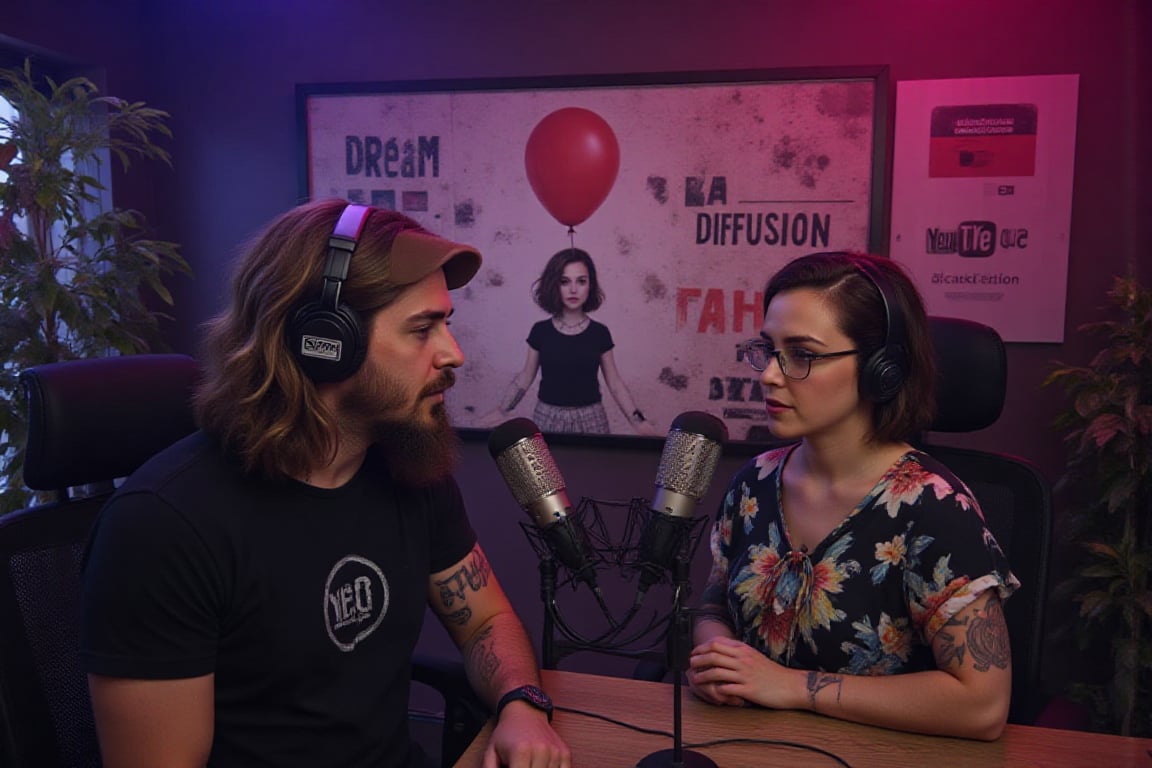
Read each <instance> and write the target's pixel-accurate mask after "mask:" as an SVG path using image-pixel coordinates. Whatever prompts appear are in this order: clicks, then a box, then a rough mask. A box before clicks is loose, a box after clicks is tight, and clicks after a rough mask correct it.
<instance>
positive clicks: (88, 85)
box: [0, 61, 191, 514]
mask: <svg viewBox="0 0 1152 768" xmlns="http://www.w3.org/2000/svg"><path fill="white" fill-rule="evenodd" d="M0 93H2V94H3V95H4V97H5V98H7V99H8V101H9V102H11V103H12V105H13V107H14V108H15V114H14V115H13V116H11V117H8V118H0V135H3V136H4V137H5V138H4V139H3V143H2V144H0V168H2V169H3V170H4V171H5V172H6V173H7V178H6V180H5V181H3V182H0V347H2V348H3V349H5V350H6V351H9V350H10V351H9V352H8V354H7V359H6V360H5V361H4V362H3V364H2V365H0V468H2V475H0V481H2V483H0V514H2V513H4V512H7V511H10V510H12V509H17V508H20V507H23V506H26V505H27V504H28V503H29V502H30V501H31V500H32V499H33V498H34V496H33V495H32V494H31V493H30V492H29V491H28V490H27V489H26V488H24V486H23V482H22V475H21V472H22V469H23V464H24V457H23V450H24V439H25V436H26V434H27V427H26V424H25V421H24V420H25V415H24V397H23V392H22V391H20V388H19V382H18V379H17V376H18V374H19V372H20V371H21V370H24V369H25V368H28V367H31V366H34V365H40V364H43V363H50V362H58V361H61V360H71V359H77V358H83V357H92V356H98V355H107V354H114V353H119V354H133V353H138V352H146V351H150V350H153V349H158V348H160V347H161V346H162V344H161V334H160V321H161V320H164V319H166V318H168V315H166V314H164V313H163V312H157V311H155V310H154V309H152V306H153V305H154V304H157V303H159V304H161V305H163V306H172V303H173V298H172V293H171V291H170V290H169V288H168V286H167V285H166V280H168V279H169V278H171V277H173V276H177V275H190V274H191V268H190V267H189V265H188V263H187V262H186V261H185V260H184V258H183V256H181V254H180V249H179V246H178V245H177V244H176V243H171V242H166V241H163V240H156V239H152V238H150V237H148V231H147V226H146V223H145V221H144V217H143V216H142V215H141V214H140V213H139V212H137V211H132V210H122V209H115V208H113V209H111V210H104V211H100V210H99V206H98V203H99V201H100V196H101V193H102V192H104V184H103V183H102V182H101V181H100V173H99V169H100V166H101V163H102V162H103V160H102V158H115V161H116V162H118V163H120V165H121V167H122V168H124V169H128V168H129V167H130V164H131V161H132V160H149V161H154V160H159V161H161V162H163V163H165V164H167V165H169V166H171V156H170V154H169V152H168V150H167V149H166V148H165V146H164V145H163V144H162V143H159V142H160V141H161V140H165V139H169V138H171V136H172V132H171V130H170V128H169V127H168V125H167V121H168V117H169V115H168V113H167V112H164V111H163V110H159V109H155V108H153V107H149V106H147V105H145V104H144V103H142V102H130V101H126V100H124V99H120V98H117V97H115V96H110V95H106V94H101V93H100V92H99V90H98V89H97V87H96V85H95V84H94V83H93V82H92V81H90V80H88V79H87V78H83V77H74V78H70V79H67V80H64V81H63V82H57V81H55V80H53V79H51V78H38V77H37V75H36V73H35V71H34V70H33V67H32V64H31V61H25V62H24V66H23V67H20V68H12V69H0ZM17 216H19V217H22V218H23V219H24V221H25V222H26V227H27V231H26V232H21V231H19V230H18V229H17V228H16V227H15V224H14V223H13V222H14V220H15V217H17Z"/></svg>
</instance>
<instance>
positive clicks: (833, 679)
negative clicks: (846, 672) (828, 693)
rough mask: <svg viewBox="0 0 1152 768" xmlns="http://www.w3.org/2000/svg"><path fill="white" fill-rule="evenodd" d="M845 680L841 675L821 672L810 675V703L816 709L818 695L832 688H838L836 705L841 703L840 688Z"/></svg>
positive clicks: (810, 673)
mask: <svg viewBox="0 0 1152 768" xmlns="http://www.w3.org/2000/svg"><path fill="white" fill-rule="evenodd" d="M843 682H844V678H843V677H841V676H840V675H833V674H829V673H828V672H821V671H819V670H815V669H814V670H812V671H811V672H809V673H808V703H809V704H810V705H811V706H812V709H816V694H817V693H819V692H820V691H822V690H824V689H825V688H828V687H830V686H833V685H834V686H836V703H837V704H839V703H840V686H841V684H842V683H843Z"/></svg>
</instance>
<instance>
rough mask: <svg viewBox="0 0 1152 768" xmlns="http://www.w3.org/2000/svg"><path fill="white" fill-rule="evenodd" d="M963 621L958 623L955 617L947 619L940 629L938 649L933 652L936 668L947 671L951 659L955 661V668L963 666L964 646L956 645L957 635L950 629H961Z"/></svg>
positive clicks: (961, 644) (962, 644)
mask: <svg viewBox="0 0 1152 768" xmlns="http://www.w3.org/2000/svg"><path fill="white" fill-rule="evenodd" d="M965 623H966V622H965V621H958V620H957V619H956V617H955V616H953V617H952V618H950V619H948V621H947V622H945V623H944V626H942V627H940V630H939V632H938V633H937V637H939V638H940V647H939V648H937V649H936V650H935V656H936V668H937V669H947V668H948V667H949V666H951V664H952V661H953V659H955V661H956V666H957V667H960V666H963V665H964V651H965V650H966V646H965V645H964V643H959V644H958V643H957V642H956V641H957V639H958V633H957V632H956V631H955V630H952V629H950V627H962V626H964V624H965Z"/></svg>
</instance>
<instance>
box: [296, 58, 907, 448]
mask: <svg viewBox="0 0 1152 768" xmlns="http://www.w3.org/2000/svg"><path fill="white" fill-rule="evenodd" d="M887 87H888V86H887V70H886V69H885V68H883V67H871V68H862V69H853V70H834V71H833V70H819V71H803V72H801V71H738V72H714V73H671V74H659V75H653V74H648V75H620V76H610V77H609V76H598V77H585V78H567V77H566V78H547V79H516V80H499V81H496V80H463V81H417V82H392V83H342V84H340V83H316V84H301V85H298V86H297V110H298V122H299V135H300V155H299V171H300V184H301V193H302V195H303V196H304V197H306V198H308V199H319V198H325V197H339V198H344V199H347V200H350V201H354V202H362V203H368V204H372V205H376V206H379V207H382V208H389V209H394V210H398V211H402V212H404V213H406V214H408V215H409V216H411V217H412V218H414V219H416V220H417V221H418V222H420V223H421V224H422V225H423V226H425V227H426V228H427V229H429V230H431V231H432V232H435V233H437V234H440V235H443V236H444V237H448V238H451V239H454V240H458V241H460V242H465V243H469V244H470V245H473V246H475V247H476V248H477V249H479V250H480V251H481V253H482V254H483V255H484V265H483V267H482V268H481V271H480V273H479V274H478V275H477V277H476V278H475V279H473V281H472V282H471V283H470V284H469V285H468V286H467V287H466V288H464V289H462V290H460V291H457V292H455V294H454V295H453V301H454V304H455V308H456V314H455V316H454V318H453V326H452V331H453V333H454V334H455V335H456V337H457V339H458V341H459V342H460V345H461V348H462V349H463V351H464V354H465V357H466V362H465V364H464V366H463V367H462V368H461V369H459V371H458V372H457V385H456V387H455V389H454V390H453V392H452V394H451V395H450V396H449V398H448V403H449V406H448V407H449V411H450V415H451V417H452V421H453V423H454V424H455V425H456V426H457V427H460V428H462V429H464V430H469V429H483V428H487V427H488V426H491V425H490V424H485V423H484V421H485V418H484V417H485V416H490V415H491V413H492V412H493V410H494V409H495V408H497V406H498V405H499V404H500V403H501V402H502V401H505V397H506V393H507V391H508V389H509V386H510V382H511V381H512V379H513V377H514V376H515V375H516V374H517V373H519V372H520V371H521V370H522V369H523V368H524V365H525V361H526V358H527V355H528V350H529V346H528V343H527V339H528V336H529V332H530V330H531V329H532V327H533V325H534V324H536V323H538V322H541V321H545V320H548V318H549V315H548V314H547V313H546V312H545V311H544V310H542V309H541V308H540V307H539V306H537V304H536V303H535V302H534V300H533V290H534V285H535V284H536V282H537V280H538V279H539V278H540V276H541V271H542V269H543V268H544V265H545V263H546V262H547V261H548V260H549V258H550V257H552V256H553V255H554V254H556V253H557V252H559V251H561V250H564V249H567V248H571V247H575V248H578V249H581V250H583V251H586V252H587V253H588V254H589V255H590V256H591V257H592V259H593V260H594V263H595V267H596V271H597V277H598V281H599V283H600V286H601V288H602V290H603V293H604V301H603V304H602V305H601V306H600V308H599V309H597V310H596V311H595V312H592V313H590V317H591V319H592V320H595V321H596V322H597V323H599V324H601V325H603V326H606V327H607V329H608V331H609V332H610V335H611V342H612V344H613V345H614V347H613V349H612V355H613V358H614V361H615V364H616V365H615V367H616V369H617V370H618V372H619V378H620V380H622V381H623V382H624V384H625V386H626V388H627V390H628V393H629V394H630V395H631V398H632V400H633V401H634V404H635V406H636V408H638V409H642V411H643V413H644V414H645V416H646V419H647V423H648V425H650V426H649V429H650V430H651V432H650V434H660V435H662V434H664V432H666V431H667V428H668V426H669V425H670V424H671V422H672V420H673V419H674V418H675V417H676V416H677V415H678V414H680V413H682V412H685V411H690V410H699V411H706V412H708V413H711V414H713V415H715V416H717V417H719V418H721V419H722V420H724V422H725V423H726V425H727V427H728V430H729V434H730V437H731V438H732V439H733V440H737V441H742V440H752V441H756V440H760V439H761V438H763V437H766V433H764V432H763V428H762V425H763V424H764V421H765V419H764V406H763V398H762V395H761V393H760V391H759V390H760V387H759V383H758V381H757V377H756V376H755V375H754V372H753V371H752V370H751V369H749V368H748V367H747V365H746V364H744V363H741V362H738V361H737V359H736V348H737V345H738V344H739V342H741V341H743V340H744V339H746V338H749V337H752V336H756V335H757V334H758V333H759V329H760V323H761V321H762V308H761V306H760V304H761V295H762V288H763V285H764V283H765V281H766V280H767V278H768V277H769V276H770V275H771V274H772V272H774V271H775V270H776V269H777V268H778V267H779V266H781V265H782V264H784V263H785V262H786V261H788V260H789V259H792V258H794V257H796V256H799V255H802V254H805V253H810V252H812V251H821V250H835V249H853V250H873V251H875V250H877V249H878V245H879V244H878V238H879V236H880V231H881V226H880V217H881V215H882V190H883V176H884V171H883V169H884V162H885V160H884V147H885V134H886V132H885V125H884V121H885V118H886V115H887ZM573 114H579V115H580V116H581V117H582V118H583V119H585V120H586V121H587V120H591V121H592V122H593V123H595V125H597V126H598V128H597V130H598V131H600V134H599V135H592V136H585V135H584V134H582V133H581V131H582V130H584V129H585V127H586V126H587V125H588V123H587V122H585V123H582V124H580V125H577V124H571V125H568V126H564V125H561V130H559V131H553V132H552V133H550V134H549V136H550V137H551V138H550V139H549V141H553V142H568V143H575V142H581V141H601V142H614V143H615V145H616V147H617V150H618V162H617V165H616V168H615V169H606V168H605V167H603V166H602V165H597V166H596V167H592V168H587V169H585V168H580V167H575V168H573V167H571V166H565V167H561V166H560V163H561V156H565V157H567V155H565V151H566V150H569V149H572V147H570V146H556V147H552V148H551V149H553V150H555V151H554V152H552V154H549V152H548V151H545V152H544V153H543V154H540V153H539V152H537V154H536V155H533V156H531V157H529V152H528V148H529V143H530V139H531V140H532V142H533V143H534V144H533V146H534V148H535V149H534V151H536V150H538V149H539V141H540V139H539V137H540V135H541V134H542V131H541V132H537V133H535V134H534V131H535V129H536V128H538V127H540V128H541V129H543V128H544V126H546V125H548V126H553V127H554V123H555V122H556V121H558V120H562V119H564V118H566V116H570V115H573ZM589 116H591V117H589ZM546 118H547V119H548V120H547V121H546V120H545V119H546ZM585 150H587V147H584V148H583V149H578V151H577V154H578V155H579V152H581V151H585ZM585 154H586V155H587V154H588V152H586V153H585ZM591 155H596V152H595V151H591ZM601 160H602V158H601V157H600V156H598V155H597V156H596V157H595V158H594V159H593V160H589V161H588V162H589V163H592V162H597V163H599V162H601ZM552 162H555V163H556V166H555V167H549V163H552ZM565 162H568V161H567V160H566V161H565ZM528 163H534V165H533V167H532V169H531V170H532V171H533V173H534V175H533V174H532V173H530V172H529V170H530V169H529V168H528V167H527V164H528ZM609 170H613V171H614V172H613V173H609V172H608V171H609ZM585 172H586V173H587V174H588V175H590V176H592V177H594V178H592V179H591V180H592V181H593V182H595V184H599V190H598V194H599V196H600V198H601V199H600V200H599V201H597V200H595V199H585V200H577V199H576V197H578V196H579V195H582V194H585V193H584V192H581V191H580V190H581V189H582V187H581V186H580V185H581V184H584V183H585V182H586V181H588V179H585V178H577V177H582V175H583V174H584V173H585ZM549 173H551V174H552V176H554V177H555V178H553V179H552V181H554V182H557V184H554V185H553V187H551V188H549V187H548V186H547V184H544V183H543V182H541V179H540V177H541V176H542V175H547V174H549ZM530 176H532V178H529V177H530ZM588 194H590V193H588ZM558 195H559V196H561V197H562V198H563V199H558V198H557V196H558ZM576 203H583V204H584V207H583V208H581V209H580V210H579V211H576V212H573V211H574V210H575V209H573V207H572V206H573V205H575V204H576ZM565 206H567V208H566V207H565ZM576 208H580V206H579V205H577V206H576ZM577 219H579V221H577ZM601 373H602V372H601ZM542 375H543V376H547V375H548V371H547V370H544V371H543V372H542ZM552 375H553V376H556V375H557V374H555V373H553V374H552ZM540 379H541V376H540V375H538V376H537V377H536V378H535V380H534V381H533V383H532V385H531V388H530V390H529V391H528V392H527V393H526V395H525V396H524V397H523V399H522V400H521V402H520V403H519V404H518V405H517V406H516V408H515V409H514V410H513V411H512V412H509V413H507V414H506V417H507V418H512V417H514V416H525V417H528V418H531V417H532V414H533V409H534V407H535V404H536V400H537V388H538V386H539V382H540ZM599 388H600V392H601V396H602V398H603V403H604V406H605V409H606V411H607V416H608V431H607V433H604V434H607V435H609V436H612V437H628V436H635V435H636V434H637V431H636V429H635V427H634V425H633V424H632V423H631V422H630V421H629V419H628V418H627V415H626V413H625V411H624V409H623V408H622V407H618V406H617V403H616V402H615V397H614V396H613V394H612V392H611V391H610V389H609V387H608V386H607V382H606V381H605V380H604V378H603V376H602V375H601V377H600V379H599ZM573 439H575V440H577V441H581V440H587V439H591V438H589V436H587V435H583V436H580V437H576V438H573Z"/></svg>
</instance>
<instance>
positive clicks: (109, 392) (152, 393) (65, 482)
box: [20, 354, 199, 491]
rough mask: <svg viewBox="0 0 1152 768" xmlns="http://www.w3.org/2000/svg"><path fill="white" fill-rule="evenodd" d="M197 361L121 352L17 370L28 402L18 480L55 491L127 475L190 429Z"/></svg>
mask: <svg viewBox="0 0 1152 768" xmlns="http://www.w3.org/2000/svg"><path fill="white" fill-rule="evenodd" d="M198 378H199V366H198V365H197V363H196V361H195V360H193V359H192V358H191V357H189V356H187V355H159V354H147V355H124V356H121V357H101V358H93V359H89V360H72V361H68V362H64V363H51V364H47V365H38V366H36V367H34V368H29V369H27V370H25V371H22V372H21V373H20V381H21V382H22V384H23V385H24V392H25V394H26V395H27V400H28V442H27V449H26V454H25V458H24V482H25V484H26V485H27V486H28V487H29V488H32V489H34V490H38V491H54V490H60V489H63V488H70V487H73V486H77V485H85V484H88V483H98V482H102V481H109V480H114V479H116V478H120V477H126V476H127V475H130V474H132V472H134V471H135V470H136V469H137V468H138V467H139V466H140V465H141V464H143V463H144V462H145V461H147V460H148V459H149V458H150V457H151V456H152V455H153V454H155V453H157V452H159V451H160V450H163V449H164V448H167V447H168V446H169V445H171V444H172V443H174V442H176V441H177V440H179V439H180V438H182V437H184V436H186V435H189V434H191V433H192V432H194V431H195V429H196V424H195V421H194V420H193V417H192V392H193V389H194V387H195V385H196V382H197V380H198Z"/></svg>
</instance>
